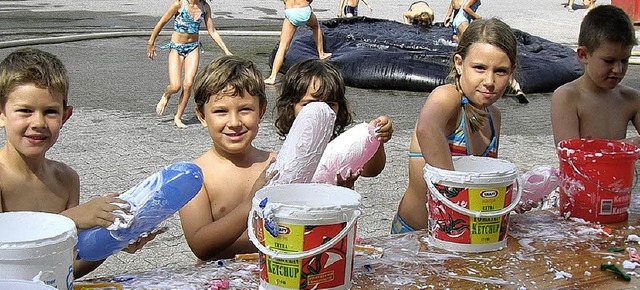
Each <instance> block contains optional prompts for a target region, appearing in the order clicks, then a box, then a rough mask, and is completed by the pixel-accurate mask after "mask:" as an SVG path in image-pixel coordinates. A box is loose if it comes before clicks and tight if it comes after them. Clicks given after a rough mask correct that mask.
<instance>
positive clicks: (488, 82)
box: [391, 19, 517, 233]
mask: <svg viewBox="0 0 640 290" xmlns="http://www.w3.org/2000/svg"><path fill="white" fill-rule="evenodd" d="M516 57H517V42H516V38H515V35H514V34H513V32H512V31H511V28H510V27H509V26H508V25H507V24H505V23H504V22H502V21H500V20H497V19H488V20H476V21H474V22H472V23H471V25H469V27H468V29H467V31H466V32H465V33H464V37H462V39H461V40H460V43H459V44H458V47H457V49H456V51H455V54H454V55H453V58H452V62H453V67H452V68H451V72H450V74H449V79H450V80H451V83H450V84H446V85H442V86H439V87H437V88H436V89H435V90H433V92H431V94H430V95H429V97H428V98H427V101H426V102H425V104H424V107H423V108H422V111H421V112H420V115H419V117H418V121H417V124H416V127H415V130H414V134H413V137H412V139H411V145H410V147H409V186H408V188H407V190H406V191H405V193H404V197H403V198H402V200H401V201H400V205H399V207H398V213H397V214H396V217H395V218H394V221H393V224H392V229H391V232H392V233H401V232H409V231H414V230H418V229H424V228H426V227H427V219H428V213H427V207H426V204H427V194H428V192H427V185H426V183H425V180H424V177H423V174H422V168H423V167H424V165H425V162H428V163H429V165H431V166H434V167H438V168H442V169H447V170H453V160H452V156H460V155H475V156H488V157H497V156H498V143H499V142H498V141H499V137H500V116H501V115H500V111H499V110H498V108H496V107H495V106H494V105H493V104H494V103H495V102H496V101H498V100H499V99H500V98H501V97H502V96H503V95H504V93H505V91H506V90H507V88H509V84H510V83H511V82H512V81H513V80H514V79H513V74H514V71H515V68H516Z"/></svg>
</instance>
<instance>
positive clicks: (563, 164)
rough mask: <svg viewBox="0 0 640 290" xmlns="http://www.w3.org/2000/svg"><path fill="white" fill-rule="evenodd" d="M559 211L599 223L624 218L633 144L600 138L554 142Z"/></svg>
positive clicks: (630, 184)
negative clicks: (557, 160)
mask: <svg viewBox="0 0 640 290" xmlns="http://www.w3.org/2000/svg"><path fill="white" fill-rule="evenodd" d="M557 150H558V157H559V158H560V179H561V180H562V182H561V184H560V214H562V215H563V216H564V217H565V218H568V217H577V218H582V219H584V220H587V221H590V222H598V223H603V224H608V223H617V222H623V221H626V220H627V218H628V216H629V214H628V209H629V202H630V200H631V189H632V188H633V183H634V182H633V180H634V176H635V173H634V171H635V164H636V159H638V157H639V156H640V155H639V153H640V150H639V149H638V147H636V146H635V145H633V144H629V143H624V142H619V141H612V140H602V139H569V140H563V141H561V142H560V143H558V148H557Z"/></svg>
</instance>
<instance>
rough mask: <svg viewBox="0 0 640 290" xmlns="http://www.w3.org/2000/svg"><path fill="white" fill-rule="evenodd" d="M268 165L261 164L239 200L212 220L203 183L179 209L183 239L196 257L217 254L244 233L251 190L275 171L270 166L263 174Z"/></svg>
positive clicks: (265, 180)
mask: <svg viewBox="0 0 640 290" xmlns="http://www.w3.org/2000/svg"><path fill="white" fill-rule="evenodd" d="M269 165H270V164H268V165H267V166H266V167H265V170H264V171H263V172H262V174H261V175H260V177H259V178H258V180H256V181H255V183H254V185H253V188H252V189H251V190H250V192H248V193H247V195H246V196H245V197H244V199H243V200H242V202H241V203H240V204H238V206H236V207H235V208H233V209H230V211H229V213H227V214H226V215H225V216H224V217H222V218H220V219H218V220H214V219H213V216H212V214H211V202H210V201H209V196H208V194H207V191H206V187H205V186H203V187H202V189H201V190H200V192H198V194H197V195H196V196H195V197H194V198H193V199H192V200H191V201H189V202H188V203H187V204H186V205H185V206H184V207H182V208H181V209H180V211H179V214H180V222H181V223H182V230H183V231H184V236H185V239H186V240H187V244H188V245H189V247H190V248H191V251H192V252H193V253H194V254H195V255H196V257H198V259H200V260H203V261H207V260H211V259H212V258H215V257H218V256H220V255H221V253H224V252H225V251H226V250H227V249H228V248H229V247H230V246H232V245H234V243H235V242H236V240H238V238H239V237H241V236H242V235H243V234H244V233H245V231H246V229H247V219H248V217H249V211H250V210H251V207H252V204H251V200H252V198H253V196H254V194H255V192H256V191H258V189H260V188H262V186H264V185H265V184H266V182H267V181H268V180H269V179H271V178H273V176H275V174H277V171H275V170H274V172H272V173H271V174H270V175H269V176H268V177H265V172H266V169H267V168H268V167H269Z"/></svg>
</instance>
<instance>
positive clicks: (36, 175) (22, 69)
mask: <svg viewBox="0 0 640 290" xmlns="http://www.w3.org/2000/svg"><path fill="white" fill-rule="evenodd" d="M68 91H69V79H68V77H67V71H66V69H65V67H64V65H63V64H62V62H60V60H59V59H58V58H57V57H55V56H54V55H52V54H50V53H48V52H44V51H41V50H38V49H33V48H25V49H19V50H16V51H14V52H12V53H10V54H9V55H8V56H7V57H6V58H5V59H4V60H3V61H2V62H1V63H0V128H4V131H5V138H6V142H5V144H4V146H3V147H2V148H0V212H10V211H37V212H48V213H56V214H57V213H59V214H62V215H64V216H67V217H69V218H71V219H72V220H73V221H74V222H75V223H76V227H78V229H88V228H92V227H96V226H103V227H106V226H109V225H111V224H112V223H113V221H114V219H115V218H116V216H115V215H113V214H112V211H114V210H116V209H120V208H119V207H118V206H116V205H113V204H112V203H123V202H124V201H123V200H121V199H118V198H116V197H114V195H109V196H105V197H100V198H95V199H93V200H90V201H89V202H86V203H84V204H82V205H79V203H80V179H79V177H78V174H77V173H76V172H75V171H74V170H73V169H71V167H69V166H67V165H66V164H64V163H62V162H58V161H54V160H50V159H47V158H46V157H45V155H46V153H47V151H48V150H49V149H50V148H51V147H52V146H53V145H54V144H55V143H56V141H57V140H58V136H59V135H60V130H61V129H62V125H64V123H65V122H66V121H67V120H69V118H70V117H71V114H72V112H73V107H72V106H69V105H68V104H67V94H68ZM142 244H144V243H142ZM132 251H135V249H132ZM102 262H103V261H96V262H89V261H83V260H76V261H75V263H74V265H73V268H74V276H75V277H76V278H79V277H81V276H83V275H85V274H86V273H88V272H90V271H92V270H93V269H95V268H96V267H98V266H99V265H100V264H101V263H102Z"/></svg>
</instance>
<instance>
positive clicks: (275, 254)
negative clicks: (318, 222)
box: [247, 208, 361, 260]
mask: <svg viewBox="0 0 640 290" xmlns="http://www.w3.org/2000/svg"><path fill="white" fill-rule="evenodd" d="M255 213H256V209H255V208H252V209H251V212H249V219H248V220H247V234H248V235H249V240H251V242H252V243H253V245H254V246H256V248H258V250H259V251H260V252H262V253H263V254H266V255H268V256H270V257H271V258H273V259H281V260H297V259H303V258H308V257H312V256H315V255H318V254H320V253H322V252H324V251H326V250H329V249H331V248H332V247H333V246H335V245H336V244H337V243H338V241H340V240H342V238H344V237H345V236H346V235H347V233H349V231H350V230H351V228H353V226H354V225H355V223H356V219H357V218H358V216H360V214H361V212H360V210H355V211H354V212H353V214H352V216H351V219H350V220H349V221H348V222H347V225H346V226H345V227H344V228H343V229H342V230H341V231H340V232H339V233H338V234H337V235H336V236H335V237H333V238H332V239H331V240H329V242H328V243H326V244H322V245H320V246H319V247H317V248H314V249H311V250H307V251H302V252H297V253H286V252H281V251H274V250H271V249H269V248H267V247H265V246H264V245H263V244H262V243H260V241H258V237H256V233H255V228H254V227H253V217H254V216H255Z"/></svg>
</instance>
